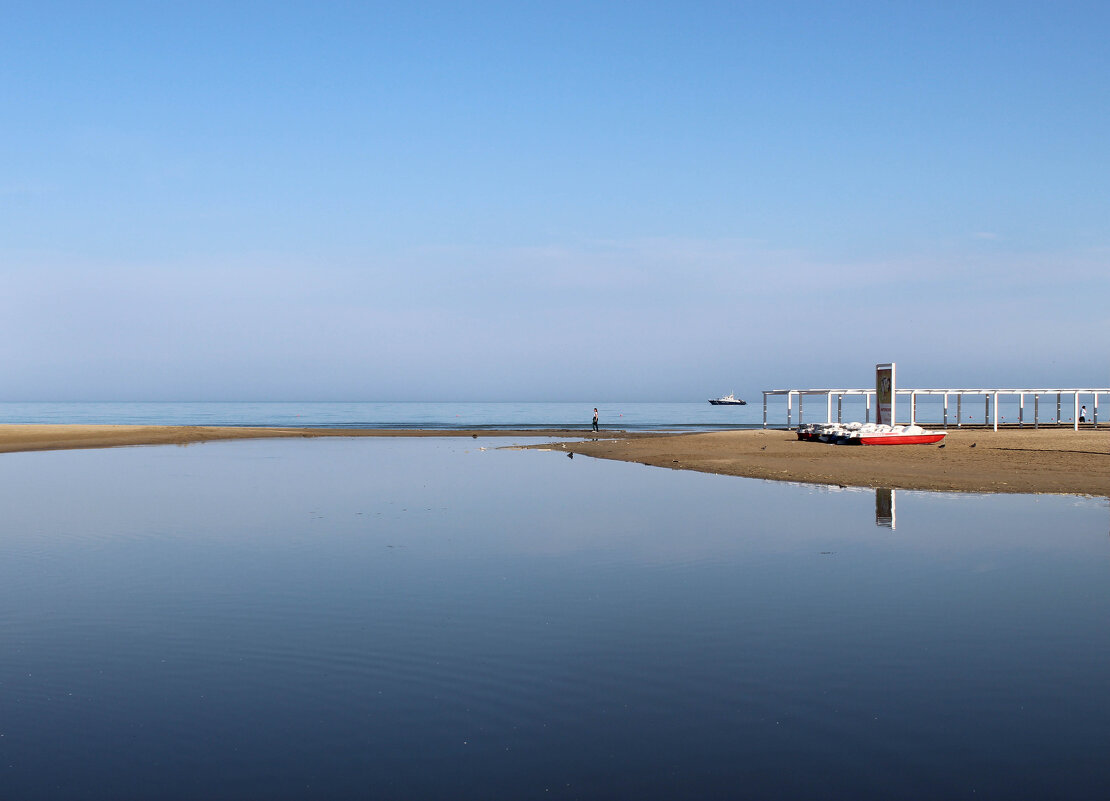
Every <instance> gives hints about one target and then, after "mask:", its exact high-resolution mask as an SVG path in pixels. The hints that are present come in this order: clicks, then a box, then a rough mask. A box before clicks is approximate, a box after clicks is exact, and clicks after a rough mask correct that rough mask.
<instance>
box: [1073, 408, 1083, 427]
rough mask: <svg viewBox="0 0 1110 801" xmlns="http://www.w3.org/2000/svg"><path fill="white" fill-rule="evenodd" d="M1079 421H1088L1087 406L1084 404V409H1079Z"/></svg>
mask: <svg viewBox="0 0 1110 801" xmlns="http://www.w3.org/2000/svg"><path fill="white" fill-rule="evenodd" d="M1072 408H1074V407H1072ZM1079 422H1081V423H1086V422H1087V407H1086V406H1084V407H1083V408H1082V409H1080V410H1079Z"/></svg>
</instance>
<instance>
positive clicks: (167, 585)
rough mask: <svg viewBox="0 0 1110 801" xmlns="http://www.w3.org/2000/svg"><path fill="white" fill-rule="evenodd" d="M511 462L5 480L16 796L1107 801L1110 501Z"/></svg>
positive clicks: (4, 767)
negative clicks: (821, 484)
mask: <svg viewBox="0 0 1110 801" xmlns="http://www.w3.org/2000/svg"><path fill="white" fill-rule="evenodd" d="M527 441H528V440H521V442H527ZM505 444H507V443H506V441H505V440H503V439H493V438H489V439H483V438H479V439H477V440H471V439H466V440H458V439H446V438H441V439H437V438H432V439H413V440H394V439H361V440H360V439H340V440H331V439H329V440H296V441H287V440H278V441H244V442H222V443H208V444H202V445H190V446H181V447H173V446H162V447H146V448H120V449H110V450H91V451H59V452H48V453H23V454H6V455H3V456H0V497H2V503H3V516H2V519H0V655H2V658H0V788H2V789H0V796H2V797H4V798H13V799H73V798H80V799H162V798H205V799H223V798H227V799H243V798H267V799H285V798H289V799H294V798H295V799H302V798H327V799H333V798H373V799H466V798H482V799H539V798H544V799H550V798H558V799H611V798H635V799H676V798H678V799H715V798H716V799H724V798H729V799H732V798H757V799H763V798H807V799H808V798H823V799H854V800H858V799H890V798H908V799H937V798H944V799H984V798H986V799H1015V798H1053V799H1086V798H1090V799H1096V798H1098V799H1101V798H1105V796H1106V791H1107V789H1108V788H1110V761H1108V760H1107V759H1106V743H1107V736H1108V734H1110V683H1108V682H1107V681H1106V676H1107V674H1108V672H1110V626H1108V625H1107V619H1108V616H1110V539H1108V537H1107V533H1108V524H1110V509H1108V508H1107V504H1106V501H1105V500H1104V499H1097V500H1096V499H1086V498H1076V497H1052V496H975V495H955V494H943V495H942V494H929V493H922V492H897V493H891V492H884V491H847V490H846V491H838V490H836V489H832V490H830V489H826V488H817V487H812V486H805V485H796V484H785V483H771V482H761V481H753V480H747V479H738V478H730V477H723V476H714V475H704V474H697V473H691V472H684V471H669V470H661V469H655V468H647V467H643V466H639V465H631V464H622V463H617V462H609V461H602V460H591V459H587V458H584V457H581V456H579V457H577V458H574V459H570V458H567V456H566V455H565V454H564V453H562V452H558V451H521V450H502V449H500V448H499V447H498V446H500V445H505Z"/></svg>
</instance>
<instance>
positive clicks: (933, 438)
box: [859, 434, 944, 445]
mask: <svg viewBox="0 0 1110 801" xmlns="http://www.w3.org/2000/svg"><path fill="white" fill-rule="evenodd" d="M942 439H944V434H872V435H870V436H868V435H864V436H861V437H860V438H859V444H860V445H930V444H932V443H934V442H940V441H941V440H942Z"/></svg>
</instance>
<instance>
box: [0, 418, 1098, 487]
mask: <svg viewBox="0 0 1110 801" xmlns="http://www.w3.org/2000/svg"><path fill="white" fill-rule="evenodd" d="M321 437H453V438H478V437H483V438H506V437H528V438H530V439H537V438H539V439H554V438H558V439H561V440H564V441H562V442H556V443H546V444H544V445H525V446H521V447H523V448H553V447H554V448H558V449H559V450H564V451H567V452H573V453H574V454H576V455H578V454H580V455H582V456H591V457H595V458H599V459H613V460H616V461H624V462H634V463H637V464H643V465H649V466H653V467H663V468H668V469H672V470H695V471H699V472H705V473H715V474H719V475H732V476H740V477H745V478H759V479H769V480H777V481H798V482H805V483H813V484H830V485H841V486H856V487H889V488H892V489H909V490H929V491H939V492H995V493H1054V494H1071V495H1090V496H1100V497H1110V428H1107V429H1102V430H1091V429H1088V430H1082V431H1071V430H1046V429H1036V430H1034V429H1024V430H1020V429H1019V430H1013V429H1011V430H1005V431H998V432H994V431H990V430H966V429H956V430H953V429H949V431H948V436H947V437H945V439H944V445H945V447H943V448H939V447H937V446H936V445H903V446H855V447H852V446H836V445H826V444H823V443H815V442H802V441H800V440H798V439H797V437H796V435H795V434H794V433H793V432H792V431H784V430H765V429H757V430H740V431H712V432H694V433H679V434H673V433H672V434H668V433H657V432H633V433H629V432H624V431H602V432H600V433H598V434H594V433H593V432H592V431H589V430H584V429H532V430H521V429H512V430H508V429H506V430H489V429H465V430H462V429H456V430H435V429H366V428H357V429H349V428H348V429H339V428H334V429H333V428H271V427H265V426H243V427H237V426H150V425H84V424H69V425H67V424H12V423H8V424H0V454H4V453H19V452H32V451H50V450H72V449H88V448H113V447H126V446H137V445H190V444H194V443H203V442H217V441H226V440H239V439H286V438H303V439H313V438H321ZM568 439H573V440H575V441H574V442H573V443H571V442H566V441H565V440H568Z"/></svg>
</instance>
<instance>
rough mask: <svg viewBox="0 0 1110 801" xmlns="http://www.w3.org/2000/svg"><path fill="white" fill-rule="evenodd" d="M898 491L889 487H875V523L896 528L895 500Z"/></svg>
mask: <svg viewBox="0 0 1110 801" xmlns="http://www.w3.org/2000/svg"><path fill="white" fill-rule="evenodd" d="M895 498H896V493H895V491H894V490H892V489H890V488H889V487H876V488H875V525H876V526H882V527H883V528H890V529H894V528H897V527H898V526H897V525H896V522H897V521H896V519H895V517H896V514H895V510H894V502H895Z"/></svg>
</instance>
